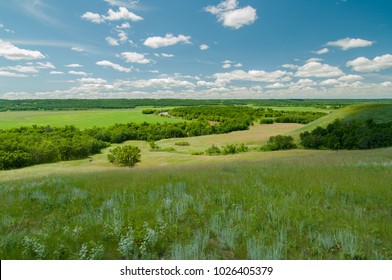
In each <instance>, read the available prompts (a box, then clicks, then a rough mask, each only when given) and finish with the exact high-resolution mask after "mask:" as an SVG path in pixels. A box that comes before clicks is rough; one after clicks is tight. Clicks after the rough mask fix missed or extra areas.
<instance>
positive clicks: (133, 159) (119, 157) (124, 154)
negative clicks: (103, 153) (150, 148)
mask: <svg viewBox="0 0 392 280" xmlns="http://www.w3.org/2000/svg"><path fill="white" fill-rule="evenodd" d="M140 152H141V151H140V149H139V148H138V147H134V146H124V147H117V148H115V149H112V150H110V154H109V155H108V159H109V161H110V162H111V163H113V164H115V165H119V166H128V167H133V166H135V164H136V163H138V162H140V157H141V154H140Z"/></svg>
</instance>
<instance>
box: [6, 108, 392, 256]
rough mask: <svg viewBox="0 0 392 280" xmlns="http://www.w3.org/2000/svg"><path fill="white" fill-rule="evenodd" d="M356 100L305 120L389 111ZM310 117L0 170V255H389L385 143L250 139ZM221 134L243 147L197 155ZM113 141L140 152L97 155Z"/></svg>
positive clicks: (389, 161)
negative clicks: (335, 146) (327, 145)
mask: <svg viewBox="0 0 392 280" xmlns="http://www.w3.org/2000/svg"><path fill="white" fill-rule="evenodd" d="M366 108H367V109H366ZM366 108H365V109H363V110H359V109H358V107H355V108H348V109H347V108H343V109H340V110H337V111H334V112H333V113H331V114H330V115H328V116H326V117H324V118H321V119H319V120H316V121H315V122H314V123H317V122H319V123H324V122H325V123H327V121H326V120H325V118H330V119H332V121H333V116H337V115H341V116H344V117H347V116H351V117H356V118H358V117H359V115H358V114H362V115H364V114H366V115H367V116H375V117H377V116H379V120H378V121H383V120H389V119H390V113H391V110H390V109H391V107H390V106H389V107H388V108H387V107H382V109H381V110H379V109H380V108H379V107H371V106H370V107H369V106H368V107H366ZM135 110H140V111H141V109H135ZM342 110H345V111H342ZM356 110H358V112H359V113H358V114H354V113H353V112H354V111H356ZM127 111H128V110H127ZM377 112H381V113H377ZM382 112H384V113H382ZM139 115H140V117H141V118H146V117H148V116H145V115H141V114H140V113H139ZM164 119H165V120H166V118H164ZM314 123H310V124H308V125H305V126H304V125H302V124H294V123H290V124H284V123H283V124H282V123H274V124H268V125H260V124H255V125H253V126H251V127H250V129H249V130H245V131H235V132H231V133H227V134H219V135H206V136H198V137H187V138H175V139H163V140H160V141H156V142H155V144H156V145H158V146H159V147H160V148H161V149H159V150H152V149H151V146H150V144H149V143H148V142H146V141H127V142H125V143H122V144H112V145H111V147H109V148H106V149H103V150H102V153H101V154H96V155H93V156H91V157H90V158H88V159H83V160H76V161H65V162H58V163H51V164H42V165H36V166H30V167H27V168H22V169H15V170H7V171H0V204H1V205H2V207H1V208H0V237H1V239H0V258H1V259H316V260H317V259H375V260H382V259H392V241H391V238H390V236H391V235H392V189H391V188H390V186H391V184H390V182H391V181H392V172H391V171H392V148H383V149H374V150H362V151H344V150H339V151H328V150H303V149H295V150H288V151H275V152H265V151H261V150H260V149H259V147H260V145H263V144H265V143H266V142H267V141H268V139H269V137H270V136H273V135H277V134H286V135H295V134H296V133H297V131H300V130H304V129H306V128H307V127H312V126H314ZM179 142H187V143H188V145H186V146H181V145H180V146H179V145H176V143H179ZM226 144H245V145H247V146H248V147H249V148H250V149H249V152H245V153H240V154H235V155H225V156H207V155H205V154H200V153H203V152H204V151H205V150H206V149H207V148H208V147H210V146H211V145H218V146H222V145H226ZM123 145H132V146H137V147H139V148H140V149H141V151H142V153H141V154H142V156H141V162H140V163H138V164H137V165H136V166H135V167H134V168H124V167H122V168H119V167H115V166H114V165H112V164H111V163H110V162H109V161H108V160H107V154H108V153H109V151H110V149H112V148H113V147H120V146H123ZM195 154H198V155H195Z"/></svg>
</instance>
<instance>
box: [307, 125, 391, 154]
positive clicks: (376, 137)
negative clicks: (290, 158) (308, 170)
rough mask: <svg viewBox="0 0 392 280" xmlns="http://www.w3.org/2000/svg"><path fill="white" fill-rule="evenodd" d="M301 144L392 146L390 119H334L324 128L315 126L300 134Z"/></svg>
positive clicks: (320, 146) (347, 147)
mask: <svg viewBox="0 0 392 280" xmlns="http://www.w3.org/2000/svg"><path fill="white" fill-rule="evenodd" d="M300 138H301V144H302V145H303V146H304V147H305V148H308V149H333V150H339V149H345V150H356V149H374V148H382V147H389V146H392V121H391V122H387V123H380V124H378V123H375V122H374V121H373V120H372V119H369V120H366V121H359V120H350V121H342V120H338V119H337V120H335V121H334V122H333V123H331V124H329V125H328V126H327V127H326V128H322V127H317V128H316V129H314V130H313V131H311V132H308V131H306V132H303V133H301V135H300Z"/></svg>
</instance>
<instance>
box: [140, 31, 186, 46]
mask: <svg viewBox="0 0 392 280" xmlns="http://www.w3.org/2000/svg"><path fill="white" fill-rule="evenodd" d="M190 39H191V37H190V36H185V35H182V34H180V35H178V36H177V37H176V36H174V35H173V34H171V33H167V34H166V36H165V37H159V36H154V37H149V38H147V39H146V40H145V41H144V45H145V46H147V47H150V48H153V49H157V48H162V47H168V46H173V45H176V44H178V43H183V44H192V43H191V41H190Z"/></svg>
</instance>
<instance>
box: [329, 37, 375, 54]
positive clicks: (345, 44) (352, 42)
mask: <svg viewBox="0 0 392 280" xmlns="http://www.w3.org/2000/svg"><path fill="white" fill-rule="evenodd" d="M373 44H374V42H372V41H368V40H364V39H353V38H344V39H340V40H337V41H333V42H328V43H327V46H332V47H339V48H341V49H342V50H344V51H346V50H349V49H353V48H361V47H370V46H372V45H373Z"/></svg>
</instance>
